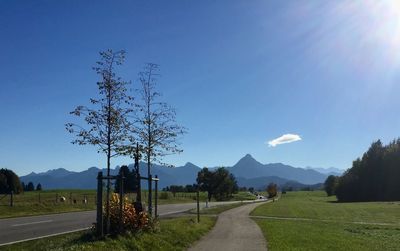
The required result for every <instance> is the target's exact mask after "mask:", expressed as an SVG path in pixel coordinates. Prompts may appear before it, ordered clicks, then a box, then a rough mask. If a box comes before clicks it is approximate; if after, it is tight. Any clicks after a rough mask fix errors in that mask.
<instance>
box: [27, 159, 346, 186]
mask: <svg viewBox="0 0 400 251" xmlns="http://www.w3.org/2000/svg"><path fill="white" fill-rule="evenodd" d="M129 167H130V168H133V165H132V164H131V165H129ZM139 167H140V173H141V174H142V175H143V176H146V174H147V167H146V164H145V163H144V162H140V165H139ZM226 168H227V169H228V170H229V171H230V172H231V173H233V175H235V177H236V179H237V181H238V185H239V186H246V187H254V188H256V189H264V188H265V187H266V185H267V184H269V183H270V182H274V183H276V184H278V185H279V186H292V187H295V188H301V187H304V186H309V185H313V184H317V183H322V182H324V181H325V179H326V178H327V176H328V175H329V174H330V173H332V172H329V171H328V172H325V173H323V172H322V171H317V170H318V169H317V170H315V169H312V168H306V169H304V168H296V167H292V166H289V165H285V164H282V163H270V164H262V163H260V162H258V161H257V160H255V159H254V158H253V157H252V156H251V155H250V154H247V155H246V156H244V157H243V158H241V159H240V160H239V161H238V162H237V163H236V164H235V165H233V166H232V167H226ZM200 170H201V168H200V167H198V166H196V165H194V164H192V163H190V162H188V163H186V164H185V165H184V166H180V167H173V168H171V167H165V166H160V165H152V174H153V175H157V176H158V178H159V179H160V181H159V187H160V189H161V188H164V187H166V186H170V185H187V184H193V183H195V182H196V177H197V173H198V172H199V171H200ZM99 171H103V173H106V169H99V168H97V167H91V168H89V169H87V170H85V171H81V172H73V171H68V170H66V169H64V168H58V169H53V170H49V171H47V172H43V173H34V172H32V173H30V174H28V175H25V176H21V177H20V179H21V181H22V182H25V183H28V182H33V183H34V184H35V185H36V184H38V183H41V185H42V187H43V188H44V189H61V188H63V189H71V188H74V189H94V188H96V184H97V183H96V177H97V173H98V172H99ZM118 171H119V167H118V166H117V167H116V168H114V169H111V170H110V172H111V175H116V174H118ZM339 171H340V170H339ZM143 187H146V184H145V182H143Z"/></svg>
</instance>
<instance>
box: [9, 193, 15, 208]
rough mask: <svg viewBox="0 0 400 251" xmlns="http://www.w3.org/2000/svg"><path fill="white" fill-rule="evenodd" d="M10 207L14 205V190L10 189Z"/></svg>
mask: <svg viewBox="0 0 400 251" xmlns="http://www.w3.org/2000/svg"><path fill="white" fill-rule="evenodd" d="M10 196H11V197H10V207H13V206H14V191H11V193H10Z"/></svg>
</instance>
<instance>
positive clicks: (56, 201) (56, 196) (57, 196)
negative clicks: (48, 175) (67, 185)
mask: <svg viewBox="0 0 400 251" xmlns="http://www.w3.org/2000/svg"><path fill="white" fill-rule="evenodd" d="M56 203H58V193H56Z"/></svg>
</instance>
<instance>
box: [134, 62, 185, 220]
mask: <svg viewBox="0 0 400 251" xmlns="http://www.w3.org/2000/svg"><path fill="white" fill-rule="evenodd" d="M157 77H159V66H158V65H157V64H153V63H148V64H146V65H145V67H144V70H143V71H142V72H140V73H139V81H140V88H139V90H138V93H139V99H140V101H139V103H137V104H136V105H135V107H137V108H138V112H137V113H136V116H135V121H134V123H135V125H136V126H135V130H134V131H135V133H137V135H138V139H137V140H138V141H139V143H140V145H141V146H142V147H141V149H142V151H143V155H144V157H145V160H146V162H147V175H148V177H149V178H150V177H151V164H152V163H153V162H158V163H161V161H160V158H162V157H163V156H165V155H168V154H174V153H180V152H182V150H181V149H179V147H178V143H177V137H178V136H179V135H182V134H183V133H184V132H185V131H184V128H183V127H181V126H179V125H178V124H177V123H176V118H175V117H176V113H175V110H174V109H173V108H172V107H171V106H169V105H168V104H166V103H164V102H161V101H159V98H160V96H161V94H160V93H159V92H157V91H156V83H157ZM132 138H134V137H132ZM151 186H152V181H151V180H150V179H149V180H148V189H149V198H148V201H149V203H148V206H149V213H150V214H151V212H152V203H151V202H152V193H151V191H152V188H151Z"/></svg>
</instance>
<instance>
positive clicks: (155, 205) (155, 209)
mask: <svg viewBox="0 0 400 251" xmlns="http://www.w3.org/2000/svg"><path fill="white" fill-rule="evenodd" d="M154 188H155V190H156V191H155V194H154V195H155V201H154V217H155V218H157V217H158V214H157V208H158V203H157V202H158V177H157V175H156V184H155V187H154Z"/></svg>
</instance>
